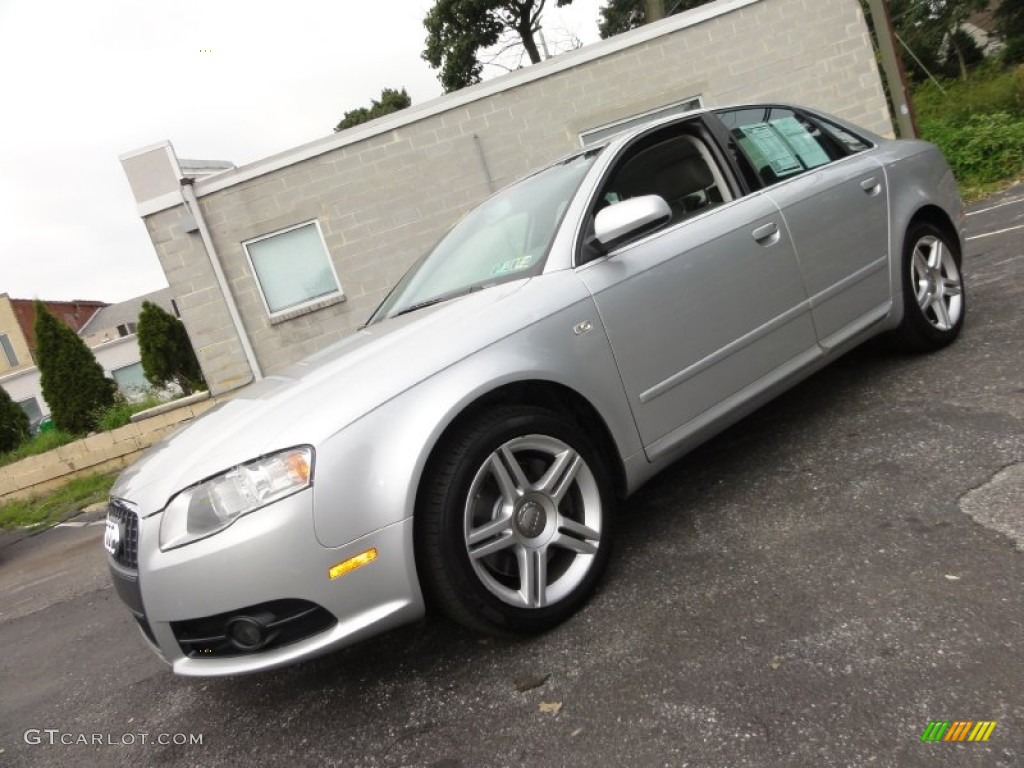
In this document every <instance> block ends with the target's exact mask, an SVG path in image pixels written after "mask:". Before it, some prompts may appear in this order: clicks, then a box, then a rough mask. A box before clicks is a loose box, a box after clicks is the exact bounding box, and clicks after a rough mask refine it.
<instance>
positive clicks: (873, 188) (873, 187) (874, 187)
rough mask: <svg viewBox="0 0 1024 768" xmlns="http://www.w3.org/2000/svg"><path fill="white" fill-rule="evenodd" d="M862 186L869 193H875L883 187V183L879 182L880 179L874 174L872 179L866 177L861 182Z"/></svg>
mask: <svg viewBox="0 0 1024 768" xmlns="http://www.w3.org/2000/svg"><path fill="white" fill-rule="evenodd" d="M860 188H861V189H863V190H864V191H865V192H867V193H868V194H869V195H874V194H877V193H878V190H879V189H881V184H879V183H878V179H876V178H875V177H874V176H872V177H871V178H870V179H864V181H862V182H861V183H860Z"/></svg>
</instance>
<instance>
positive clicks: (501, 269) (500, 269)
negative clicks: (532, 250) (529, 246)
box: [491, 254, 533, 277]
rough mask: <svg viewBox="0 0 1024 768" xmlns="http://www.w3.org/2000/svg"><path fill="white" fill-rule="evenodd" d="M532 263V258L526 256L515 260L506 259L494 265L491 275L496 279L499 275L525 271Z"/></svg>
mask: <svg viewBox="0 0 1024 768" xmlns="http://www.w3.org/2000/svg"><path fill="white" fill-rule="evenodd" d="M532 263H533V256H531V255H529V254H527V255H525V256H520V257H519V258H517V259H506V260H505V261H503V262H501V263H499V264H497V265H495V267H494V269H492V270H491V275H493V276H494V277H498V276H499V275H508V274H510V273H512V272H518V271H520V270H522V269H526V268H527V267H529V266H530V265H531V264H532Z"/></svg>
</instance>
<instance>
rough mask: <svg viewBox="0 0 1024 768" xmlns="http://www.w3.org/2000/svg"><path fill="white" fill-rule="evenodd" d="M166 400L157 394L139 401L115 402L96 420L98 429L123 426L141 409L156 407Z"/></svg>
mask: <svg viewBox="0 0 1024 768" xmlns="http://www.w3.org/2000/svg"><path fill="white" fill-rule="evenodd" d="M164 402H166V400H161V399H160V398H159V397H157V396H156V395H152V394H150V395H146V396H145V397H144V398H143V399H142V400H139V401H138V402H134V403H132V402H127V401H123V402H119V403H114V404H113V405H112V406H110V407H109V408H107V409H106V410H105V411H103V413H101V414H100V416H99V418H98V419H97V420H96V429H98V430H100V431H102V432H109V431H110V430H112V429H117V428H118V427H123V426H124V425H125V424H127V423H128V422H130V421H131V420H132V416H134V415H135V414H136V413H138V412H139V411H145V410H146V409H148V408H154V407H156V406H158V405H161V404H162V403H164Z"/></svg>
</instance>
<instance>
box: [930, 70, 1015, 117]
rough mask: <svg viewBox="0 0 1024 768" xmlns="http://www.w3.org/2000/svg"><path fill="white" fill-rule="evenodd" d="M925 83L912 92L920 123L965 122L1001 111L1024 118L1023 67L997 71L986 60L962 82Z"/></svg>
mask: <svg viewBox="0 0 1024 768" xmlns="http://www.w3.org/2000/svg"><path fill="white" fill-rule="evenodd" d="M942 88H943V89H945V92H943V91H942V90H940V89H939V87H938V86H937V85H935V83H933V82H931V81H928V82H925V83H922V84H921V85H920V86H918V87H917V88H915V89H914V107H915V109H916V110H917V115H918V117H919V118H920V119H921V121H922V122H924V121H928V120H947V121H952V122H955V123H962V122H966V121H967V120H968V119H970V118H971V117H972V116H974V115H977V114H991V113H995V112H1005V113H1007V114H1010V115H1014V116H1017V117H1024V67H1018V68H1017V69H1016V70H1013V69H1008V70H1005V71H1004V70H1000V69H999V68H998V66H997V65H996V64H995V63H993V62H991V61H989V62H986V63H985V64H983V65H981V66H979V67H977V68H976V69H975V70H973V71H972V72H971V75H970V77H969V78H968V79H967V80H966V81H964V80H948V81H944V82H943V83H942Z"/></svg>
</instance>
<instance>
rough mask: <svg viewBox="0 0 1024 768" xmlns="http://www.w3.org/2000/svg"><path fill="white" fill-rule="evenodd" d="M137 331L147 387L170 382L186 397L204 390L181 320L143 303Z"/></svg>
mask: <svg viewBox="0 0 1024 768" xmlns="http://www.w3.org/2000/svg"><path fill="white" fill-rule="evenodd" d="M137 332H138V335H139V351H140V352H141V353H142V371H143V373H144V374H145V375H146V380H147V381H148V382H149V383H150V384H152V385H153V386H154V387H165V386H167V384H168V383H170V382H172V381H173V382H174V383H175V384H177V385H178V386H179V387H181V391H182V392H184V393H185V394H186V395H191V394H192V393H193V392H194V391H195V390H197V389H205V388H206V382H205V381H204V380H203V372H202V370H201V369H200V368H199V360H198V359H196V353H195V350H194V349H192V342H191V341H189V338H188V332H187V331H186V330H185V324H184V323H182V322H181V320H179V319H178V318H176V317H175V316H174V315H171V314H168V313H167V312H165V311H164V310H163V309H162V308H161V307H159V306H158V305H156V304H154V303H152V302H150V301H144V302H142V312H140V313H139V325H138V331H137Z"/></svg>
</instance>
